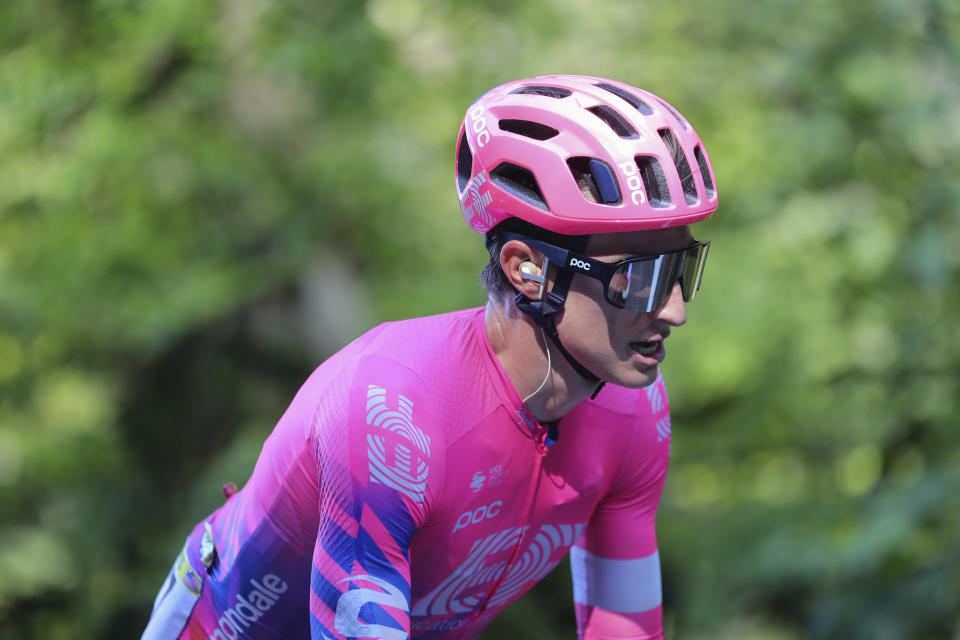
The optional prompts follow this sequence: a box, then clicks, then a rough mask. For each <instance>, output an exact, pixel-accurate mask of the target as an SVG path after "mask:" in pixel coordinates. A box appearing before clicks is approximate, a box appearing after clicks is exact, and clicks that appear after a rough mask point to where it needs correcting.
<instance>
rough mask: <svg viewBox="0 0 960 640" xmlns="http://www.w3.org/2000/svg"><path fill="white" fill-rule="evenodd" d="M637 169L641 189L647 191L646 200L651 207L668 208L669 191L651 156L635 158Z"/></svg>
mask: <svg viewBox="0 0 960 640" xmlns="http://www.w3.org/2000/svg"><path fill="white" fill-rule="evenodd" d="M635 160H636V161H637V169H639V170H640V179H641V180H643V188H644V189H646V191H647V199H648V200H649V201H650V206H651V207H656V208H664V207H669V206H670V189H669V188H668V187H667V179H666V178H665V177H664V175H663V169H662V168H661V167H660V163H659V162H658V161H657V159H656V158H654V157H651V156H637V157H636V158H635Z"/></svg>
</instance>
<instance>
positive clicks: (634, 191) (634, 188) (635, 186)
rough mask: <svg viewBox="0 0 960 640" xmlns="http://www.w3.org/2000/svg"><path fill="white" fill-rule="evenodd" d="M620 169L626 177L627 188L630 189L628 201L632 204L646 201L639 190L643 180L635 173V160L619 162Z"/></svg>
mask: <svg viewBox="0 0 960 640" xmlns="http://www.w3.org/2000/svg"><path fill="white" fill-rule="evenodd" d="M619 166H620V171H623V175H624V176H626V178H627V188H628V189H630V202H632V203H633V204H643V203H644V202H645V201H646V198H645V197H644V195H643V191H641V189H642V187H643V182H642V181H641V180H640V176H639V175H637V173H638V171H637V163H636V162H621V163H620V165H619Z"/></svg>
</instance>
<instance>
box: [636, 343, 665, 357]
mask: <svg viewBox="0 0 960 640" xmlns="http://www.w3.org/2000/svg"><path fill="white" fill-rule="evenodd" d="M662 346H663V340H642V341H640V342H631V343H630V348H631V349H633V350H634V351H636V352H637V353H639V354H640V355H642V356H644V357H646V358H652V357H653V356H655V355H657V353H658V352H659V351H660V347H662Z"/></svg>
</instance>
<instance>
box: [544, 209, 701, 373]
mask: <svg viewBox="0 0 960 640" xmlns="http://www.w3.org/2000/svg"><path fill="white" fill-rule="evenodd" d="M691 242H692V237H691V235H690V229H689V227H686V226H684V227H670V228H667V229H658V230H654V231H632V232H628V233H605V234H596V235H593V236H591V237H590V241H589V243H588V244H587V249H586V252H585V253H586V254H587V255H588V256H590V257H592V258H596V259H598V260H603V261H604V262H616V261H618V260H624V259H626V258H635V257H643V256H651V255H657V254H660V253H665V252H667V251H675V250H677V249H683V248H685V247H687V246H689V245H690V243H691ZM686 321H687V313H686V309H685V307H684V302H683V295H682V293H681V291H680V284H679V282H678V283H675V284H674V286H673V290H672V291H671V293H670V295H669V297H668V298H667V300H666V302H664V303H663V305H661V306H660V308H658V309H656V310H654V311H652V312H650V313H644V312H638V311H627V310H624V309H618V308H616V307H614V306H613V305H611V304H610V303H609V302H607V301H606V300H605V299H604V296H603V285H602V284H601V283H600V282H599V281H598V280H594V279H593V278H586V277H583V276H582V275H580V276H574V278H573V282H572V283H571V285H570V292H569V295H568V296H567V302H566V305H565V307H564V312H563V316H562V318H561V320H560V322H558V323H557V328H558V330H559V332H560V338H561V340H562V341H563V344H564V346H565V347H566V348H567V349H568V350H569V351H570V353H571V354H572V355H573V356H574V357H575V358H576V359H577V360H579V361H580V362H582V363H583V364H584V366H586V367H587V368H588V369H589V370H591V371H592V372H593V373H595V374H597V375H598V376H600V378H602V379H604V380H607V381H609V382H611V383H613V384H617V385H621V386H624V387H631V388H637V387H644V386H646V385H649V384H651V383H653V382H654V381H655V380H656V379H657V366H658V365H659V364H660V362H662V361H663V358H664V356H665V350H664V345H663V341H664V340H665V339H666V337H667V336H668V335H669V334H670V330H671V329H672V328H673V327H678V326H680V325H682V324H683V323H685V322H686Z"/></svg>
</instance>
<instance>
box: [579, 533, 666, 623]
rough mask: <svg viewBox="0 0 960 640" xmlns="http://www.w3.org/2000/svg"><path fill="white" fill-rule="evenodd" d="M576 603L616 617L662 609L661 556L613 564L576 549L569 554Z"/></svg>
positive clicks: (581, 549) (610, 561) (617, 561)
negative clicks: (615, 613) (615, 614)
mask: <svg viewBox="0 0 960 640" xmlns="http://www.w3.org/2000/svg"><path fill="white" fill-rule="evenodd" d="M570 570H571V573H573V600H574V602H577V603H579V604H585V605H589V606H592V607H599V608H601V609H605V610H607V611H615V612H617V613H640V612H641V611H649V610H650V609H654V608H656V607H658V606H660V604H661V602H662V601H663V592H662V588H661V586H660V553H659V552H658V551H654V552H653V553H652V554H650V555H649V556H647V557H646V558H637V559H634V560H613V559H610V558H602V557H600V556H595V555H593V554H592V553H590V552H589V551H587V550H586V549H583V548H581V547H577V546H574V547H573V548H572V549H571V550H570Z"/></svg>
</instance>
